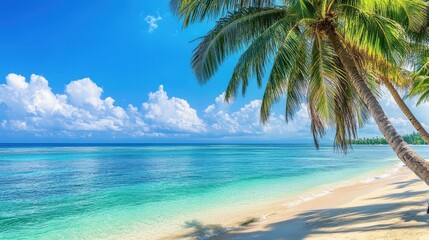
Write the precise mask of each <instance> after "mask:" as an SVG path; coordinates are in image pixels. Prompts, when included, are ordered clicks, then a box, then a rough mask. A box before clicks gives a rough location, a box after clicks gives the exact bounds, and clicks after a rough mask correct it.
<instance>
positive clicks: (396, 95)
mask: <svg viewBox="0 0 429 240" xmlns="http://www.w3.org/2000/svg"><path fill="white" fill-rule="evenodd" d="M423 82H424V81H423ZM426 82H427V83H426V89H427V93H426V95H429V84H428V83H429V81H426ZM383 83H384V86H386V88H387V90H388V91H389V92H390V94H391V95H392V97H393V99H394V100H395V102H396V104H397V105H398V106H399V108H400V109H401V111H402V112H403V113H404V115H405V116H406V117H407V118H408V120H409V121H410V122H411V124H412V125H413V127H414V129H416V131H417V132H418V133H419V135H420V136H421V137H422V138H423V140H424V141H425V142H426V143H429V133H428V132H427V131H426V129H425V128H424V127H423V125H422V124H421V123H420V122H419V120H417V118H416V117H415V116H414V114H413V113H412V112H411V110H410V108H409V107H408V106H407V104H405V102H404V100H402V97H401V95H399V93H398V91H396V89H395V87H394V86H393V84H392V83H391V82H390V81H389V80H387V79H385V78H384V79H383ZM419 83H422V82H419ZM423 85H424V84H423ZM415 91H416V90H415ZM420 102H421V100H420Z"/></svg>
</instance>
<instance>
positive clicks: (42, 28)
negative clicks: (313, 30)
mask: <svg viewBox="0 0 429 240" xmlns="http://www.w3.org/2000/svg"><path fill="white" fill-rule="evenodd" d="M211 26H213V23H211V22H206V23H202V24H198V25H194V26H191V27H190V28H188V29H182V27H181V25H180V23H179V21H178V20H177V19H176V18H175V17H174V16H172V15H171V13H170V12H169V7H168V1H167V0H164V1H148V0H143V1H141V0H128V1H114V0H92V1H84V0H74V1H66V0H40V1H31V0H24V1H12V0H11V1H1V2H0V31H1V35H2V37H1V38H0V66H1V67H0V124H1V125H0V134H1V135H2V136H3V137H2V139H1V140H0V141H3V142H23V141H24V142H52V141H64V142H81V141H82V142H92V141H94V142H100V141H101V142H115V141H118V142H124V141H125V142H201V141H202V142H246V141H249V142H258V141H268V142H291V141H295V139H299V141H304V142H307V141H310V138H311V137H310V134H309V128H308V117H307V116H306V115H307V114H306V109H305V106H303V108H302V109H301V111H300V112H299V114H298V117H297V120H296V121H295V122H292V123H290V124H289V125H286V124H284V121H283V119H284V118H283V116H282V111H281V110H282V108H283V105H282V104H279V105H278V106H276V107H275V109H274V115H273V119H272V121H271V122H270V124H268V125H267V126H260V124H259V121H258V108H259V105H260V101H259V100H258V99H260V97H261V95H262V91H261V90H258V89H257V88H256V84H254V85H252V87H251V88H250V91H249V92H248V94H247V95H246V97H239V98H238V99H237V100H236V101H235V102H234V103H233V104H231V105H227V104H224V103H222V102H221V101H220V98H218V97H219V96H220V95H221V94H222V92H223V91H224V89H225V87H226V84H227V82H228V80H229V76H230V73H231V71H232V68H233V66H234V60H235V59H236V58H234V57H233V58H232V59H230V60H228V61H227V62H225V64H224V65H223V66H222V68H221V70H220V71H219V73H218V74H217V75H216V76H215V77H214V78H213V79H212V81H210V82H209V83H207V84H206V85H203V86H202V85H200V84H198V83H197V81H196V80H195V77H194V76H193V74H192V70H191V68H190V66H189V60H190V58H191V54H192V50H193V49H194V47H195V45H196V43H195V42H192V43H191V41H192V40H194V39H196V38H198V37H200V36H203V35H204V34H205V33H206V32H207V31H208V30H209V29H210V27H211ZM390 100H391V99H390V96H387V95H386V96H384V97H383V99H382V101H383V104H384V106H385V108H387V110H388V112H389V113H390V115H389V116H391V117H392V119H393V120H392V121H393V122H394V123H397V127H399V128H400V129H402V131H404V132H408V131H411V130H412V129H411V128H410V126H409V125H408V123H407V122H406V121H405V119H404V117H403V116H402V115H401V113H400V112H399V111H398V110H397V109H396V108H395V106H394V104H390V105H389V101H390ZM425 108H427V106H426V105H423V106H422V107H420V109H425ZM418 112H422V111H418ZM423 112H424V111H423ZM420 117H423V118H425V119H428V116H425V115H424V113H421V114H420ZM428 123H429V122H428ZM361 134H362V135H364V136H366V135H377V134H378V131H377V129H376V128H375V127H374V126H373V124H369V126H368V127H367V128H365V129H363V130H362V131H361ZM327 139H328V141H329V139H330V137H329V136H328V137H327Z"/></svg>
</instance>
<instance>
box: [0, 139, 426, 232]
mask: <svg viewBox="0 0 429 240" xmlns="http://www.w3.org/2000/svg"><path fill="white" fill-rule="evenodd" d="M414 148H415V149H416V150H417V151H418V152H419V153H421V154H422V155H423V156H425V157H426V158H429V147H425V146H419V147H414ZM398 163H399V160H397V158H396V157H395V155H394V154H393V152H392V151H391V150H390V148H389V147H388V146H356V147H355V148H354V150H353V152H351V153H350V154H348V155H346V156H345V155H343V154H336V153H334V152H333V149H332V148H331V147H322V148H321V149H320V150H319V151H317V150H315V149H314V148H313V147H312V146H310V145H309V146H291V145H159V146H156V145H140V146H139V145H130V146H126V145H118V146H70V147H64V146H45V147H43V146H29V145H27V146H19V147H17V146H7V145H6V146H3V147H0V193H1V194H0V239H105V238H108V237H110V238H116V239H119V238H121V239H126V238H129V239H133V238H136V239H137V238H138V239H156V238H157V237H155V236H160V234H161V235H162V234H164V235H168V234H170V232H169V231H171V230H179V229H180V228H182V227H183V225H184V224H185V222H186V221H191V220H198V219H200V218H202V217H203V216H206V215H207V214H208V213H210V212H213V211H217V212H221V211H229V210H230V209H234V208H240V207H245V206H247V205H249V206H250V205H251V204H254V203H257V202H264V201H266V200H272V199H277V198H278V199H281V198H284V197H289V196H295V195H299V194H300V193H303V192H304V191H306V190H308V189H311V188H314V187H316V186H321V185H325V184H332V183H335V182H338V181H345V180H351V179H353V178H354V177H357V176H359V175H362V174H365V173H369V172H371V171H376V170H379V169H383V168H386V167H389V166H394V165H397V164H398ZM120 236H122V237H120Z"/></svg>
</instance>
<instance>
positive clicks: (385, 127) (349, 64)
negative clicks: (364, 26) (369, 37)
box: [326, 27, 429, 185]
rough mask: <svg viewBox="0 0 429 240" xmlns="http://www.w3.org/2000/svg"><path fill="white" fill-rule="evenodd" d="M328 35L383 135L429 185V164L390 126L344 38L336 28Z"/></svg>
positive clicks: (332, 28) (331, 28) (327, 33)
mask: <svg viewBox="0 0 429 240" xmlns="http://www.w3.org/2000/svg"><path fill="white" fill-rule="evenodd" d="M326 35H327V37H328V40H329V41H330V43H331V45H332V47H333V48H334V50H335V52H336V53H337V55H338V57H339V58H340V60H341V62H342V64H343V65H344V68H345V70H346V72H347V74H348V76H349V78H350V80H351V81H352V84H353V86H354V87H355V89H356V90H357V92H358V94H359V96H360V97H361V99H362V101H363V102H364V104H365V105H366V107H367V108H368V110H369V112H370V113H371V115H372V117H373V118H374V120H375V122H376V124H377V126H378V128H379V129H380V131H381V132H382V133H383V135H384V137H385V138H386V140H387V142H388V143H389V145H390V146H391V147H392V149H393V151H394V152H395V153H396V154H397V155H398V157H399V158H400V159H401V161H402V162H403V163H404V164H405V165H406V166H407V167H408V168H409V169H411V170H412V171H413V172H414V173H415V174H416V175H417V176H418V177H419V178H421V179H422V180H423V181H425V182H426V184H427V185H429V162H427V161H426V160H425V159H423V158H422V157H421V156H420V155H418V154H417V153H416V152H414V151H413V150H412V149H411V148H410V147H409V146H408V144H407V143H406V142H405V141H404V139H402V137H401V136H400V135H399V134H398V133H397V132H396V129H395V128H394V127H393V126H392V124H390V121H389V119H388V118H387V116H386V114H385V113H384V111H383V109H382V108H381V106H380V104H379V103H378V101H377V99H376V98H375V96H374V94H372V92H371V90H370V89H369V87H368V86H367V84H366V82H365V80H364V78H363V77H362V75H361V74H360V72H359V71H358V69H357V67H356V62H355V61H354V59H353V57H352V56H351V55H350V53H349V52H348V51H347V49H346V47H345V45H344V43H343V42H342V38H341V37H340V35H339V34H338V33H337V32H336V30H335V28H334V27H330V28H328V29H327V30H326Z"/></svg>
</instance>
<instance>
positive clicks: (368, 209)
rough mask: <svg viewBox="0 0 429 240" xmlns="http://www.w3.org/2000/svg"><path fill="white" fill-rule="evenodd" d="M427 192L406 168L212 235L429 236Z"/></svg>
mask: <svg viewBox="0 0 429 240" xmlns="http://www.w3.org/2000/svg"><path fill="white" fill-rule="evenodd" d="M428 190H429V187H428V186H427V185H426V184H425V183H424V182H423V181H421V180H419V179H417V177H416V176H415V175H414V174H413V173H412V172H411V171H409V170H408V169H407V168H406V167H402V168H401V169H400V170H399V171H398V172H396V173H395V174H393V175H391V176H389V177H386V178H382V179H376V180H374V181H371V182H369V183H368V182H365V181H359V182H357V183H354V184H351V185H348V186H343V187H339V188H337V189H334V190H333V191H332V193H331V194H328V195H326V196H322V197H319V198H315V199H313V200H310V201H307V202H303V203H301V204H298V205H296V206H293V207H287V206H284V207H283V209H280V210H279V209H278V208H277V210H276V211H275V212H274V213H273V214H271V215H270V216H269V217H267V218H266V219H262V220H260V221H258V222H254V223H251V224H249V225H247V226H246V227H243V228H240V229H237V230H232V231H229V232H228V233H227V234H222V235H220V236H217V237H214V238H212V239H216V240H219V239H243V240H250V239H275V240H280V239H285V240H295V239H296V240H301V239H327V240H328V239H329V240H330V239H371V240H377V239H386V240H394V239H401V240H402V239H404V240H414V239H416V240H417V239H419V240H423V239H429V215H427V214H426V208H427V201H428V200H429V191H428ZM218 227H219V226H218Z"/></svg>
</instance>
